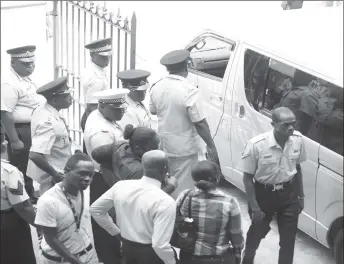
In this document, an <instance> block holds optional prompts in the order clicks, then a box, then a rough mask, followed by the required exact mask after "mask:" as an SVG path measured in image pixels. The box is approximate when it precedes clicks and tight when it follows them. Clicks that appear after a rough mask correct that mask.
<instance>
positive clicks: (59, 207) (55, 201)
mask: <svg viewBox="0 0 344 264" xmlns="http://www.w3.org/2000/svg"><path fill="white" fill-rule="evenodd" d="M67 195H69V194H67ZM69 198H70V200H71V202H72V203H73V205H74V208H75V211H76V213H77V215H78V217H79V216H80V212H81V201H82V199H81V194H80V192H79V194H78V196H77V197H73V196H72V195H69ZM86 200H87V199H84V211H83V214H82V218H81V222H80V229H79V231H77V226H76V223H75V219H74V215H73V212H72V209H71V208H70V205H69V203H68V200H67V199H66V196H65V195H64V193H63V191H62V189H61V183H57V184H56V185H55V186H54V187H52V188H51V189H49V190H48V191H46V192H45V193H44V194H43V195H42V196H41V197H40V198H39V200H38V203H37V214H36V219H35V224H37V225H40V226H45V227H53V228H56V230H57V239H58V240H59V241H60V242H61V243H62V244H63V245H64V246H65V247H66V248H67V249H68V250H69V251H70V252H71V253H72V254H77V253H79V252H80V251H82V250H84V249H85V248H87V247H88V246H89V245H90V244H91V243H92V241H91V239H90V236H91V234H90V233H89V232H88V230H89V228H88V225H89V224H90V223H89V222H90V221H91V219H90V217H91V216H90V212H89V204H88V202H87V201H86ZM41 247H42V250H43V251H44V252H46V253H47V254H49V255H51V256H60V255H59V254H58V253H57V252H56V251H55V250H54V249H52V248H51V247H50V246H49V244H48V243H47V241H46V240H45V237H43V240H42V243H41Z"/></svg>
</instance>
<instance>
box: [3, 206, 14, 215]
mask: <svg viewBox="0 0 344 264" xmlns="http://www.w3.org/2000/svg"><path fill="white" fill-rule="evenodd" d="M0 212H1V214H6V213H10V212H13V207H11V208H9V209H5V210H1V211H0Z"/></svg>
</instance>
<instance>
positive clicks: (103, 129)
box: [84, 109, 123, 171]
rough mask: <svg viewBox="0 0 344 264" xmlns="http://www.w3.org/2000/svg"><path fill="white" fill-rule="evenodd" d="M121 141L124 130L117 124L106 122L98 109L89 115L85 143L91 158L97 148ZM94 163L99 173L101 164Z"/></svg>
mask: <svg viewBox="0 0 344 264" xmlns="http://www.w3.org/2000/svg"><path fill="white" fill-rule="evenodd" d="M120 140H123V130H122V128H121V127H120V126H119V125H118V124H117V123H116V122H110V121H108V120H106V119H105V118H104V117H103V115H102V114H101V113H100V112H99V110H98V109H97V110H95V111H93V112H92V113H91V114H90V115H89V117H88V118H87V121H86V125H85V132H84V141H85V146H86V150H87V153H88V154H89V156H90V157H91V153H92V151H93V150H94V149H96V148H97V147H100V146H103V145H107V144H111V143H114V142H117V141H120ZM92 160H93V159H92ZM93 163H94V165H95V169H96V171H99V170H100V164H99V163H97V162H96V161H95V160H93Z"/></svg>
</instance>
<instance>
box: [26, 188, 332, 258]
mask: <svg viewBox="0 0 344 264" xmlns="http://www.w3.org/2000/svg"><path fill="white" fill-rule="evenodd" d="M221 188H222V189H223V190H224V191H226V192H228V193H229V194H230V195H232V196H234V197H235V198H237V200H238V202H239V204H240V208H241V214H242V225H243V231H244V234H246V233H247V230H248V228H249V225H250V218H249V215H248V213H247V202H246V196H245V193H243V192H242V191H241V190H239V189H238V188H236V187H234V186H233V185H231V184H229V183H225V184H224V185H223V186H222V187H221ZM87 191H88V190H87ZM86 197H87V195H86ZM31 230H32V237H33V244H34V250H35V254H36V259H37V264H40V263H41V262H40V261H39V257H38V254H39V249H38V240H37V233H36V230H35V229H34V228H31ZM89 232H90V234H91V236H92V229H91V223H89ZM278 242H279V235H278V228H277V225H276V222H275V221H273V222H272V223H271V231H270V232H269V233H268V235H267V236H266V238H265V239H264V240H262V242H261V244H260V247H259V249H258V251H257V255H256V261H255V263H256V264H276V263H277V262H278V251H279V244H278ZM293 264H335V261H334V259H333V257H332V251H331V250H330V249H328V248H326V247H324V246H323V245H321V244H320V243H319V242H317V241H315V240H314V239H312V238H311V237H309V236H308V235H306V234H305V233H303V232H302V231H300V230H299V231H298V233H297V236H296V245H295V255H294V263H293Z"/></svg>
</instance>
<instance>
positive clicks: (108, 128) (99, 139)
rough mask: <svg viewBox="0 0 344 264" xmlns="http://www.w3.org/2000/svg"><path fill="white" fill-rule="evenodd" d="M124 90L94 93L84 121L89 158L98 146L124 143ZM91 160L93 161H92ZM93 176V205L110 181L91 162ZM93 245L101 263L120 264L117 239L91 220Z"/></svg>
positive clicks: (126, 92) (109, 184)
mask: <svg viewBox="0 0 344 264" xmlns="http://www.w3.org/2000/svg"><path fill="white" fill-rule="evenodd" d="M127 94H128V90H127V89H110V90H106V91H101V92H98V93H96V94H94V96H95V98H97V100H98V102H99V104H98V109H97V110H95V111H93V112H92V113H91V114H90V115H89V117H88V118H87V121H86V125H85V133H84V141H85V146H86V150H87V153H88V155H89V156H90V157H91V155H92V154H91V153H92V151H93V150H94V149H96V148H97V147H100V146H103V145H107V144H112V143H115V142H117V141H120V140H123V130H122V127H121V126H120V125H119V124H118V122H119V121H120V120H121V119H122V117H123V114H124V112H125V110H126V107H127V105H126V103H125V97H126V95H127ZM92 160H93V159H92ZM93 163H94V165H95V170H96V173H95V174H94V176H93V180H92V183H91V185H90V203H91V204H92V203H93V202H94V201H95V200H97V199H98V198H99V197H100V196H101V195H103V194H104V193H105V192H106V191H107V190H108V189H109V188H110V187H111V186H112V185H111V183H112V182H113V179H108V178H106V176H108V175H109V174H104V173H101V172H100V164H98V163H97V162H96V161H94V160H93ZM92 230H93V235H94V245H95V248H96V251H97V254H98V258H99V260H100V261H101V262H103V263H104V264H117V263H118V264H119V263H121V258H120V243H119V240H118V239H117V238H116V237H113V236H111V235H110V234H108V233H107V232H106V231H105V230H104V229H102V228H101V227H100V226H99V225H98V224H97V223H96V222H95V221H94V220H93V219H92Z"/></svg>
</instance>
